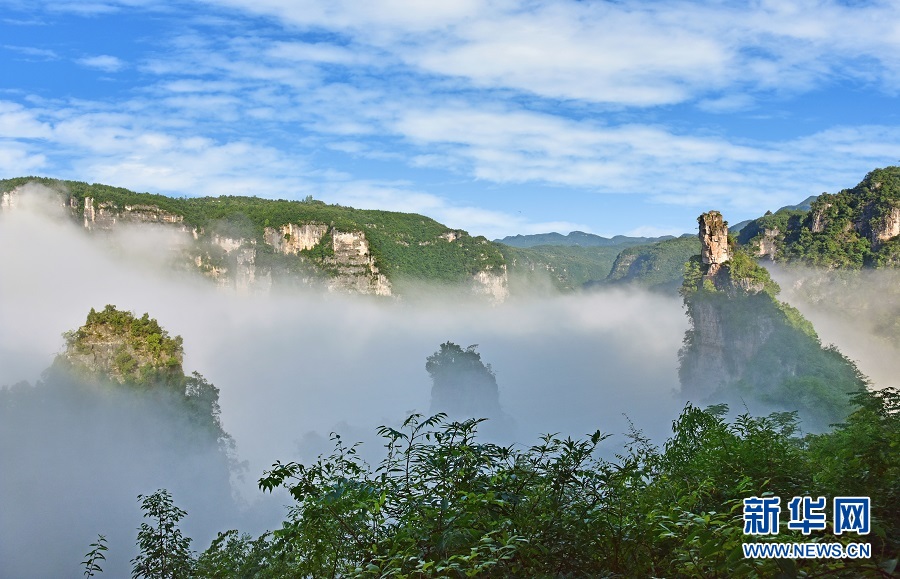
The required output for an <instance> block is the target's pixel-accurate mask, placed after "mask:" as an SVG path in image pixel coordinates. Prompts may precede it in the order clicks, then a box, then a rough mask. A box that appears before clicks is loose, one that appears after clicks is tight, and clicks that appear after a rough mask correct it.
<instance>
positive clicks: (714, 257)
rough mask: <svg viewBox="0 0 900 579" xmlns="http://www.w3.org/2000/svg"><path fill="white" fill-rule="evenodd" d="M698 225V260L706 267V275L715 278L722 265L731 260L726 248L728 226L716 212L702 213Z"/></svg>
mask: <svg viewBox="0 0 900 579" xmlns="http://www.w3.org/2000/svg"><path fill="white" fill-rule="evenodd" d="M698 221H699V223H700V234H699V235H700V243H701V248H700V259H701V260H702V261H703V264H704V265H705V266H707V272H706V275H708V276H715V275H716V274H717V273H718V271H719V268H721V267H722V264H723V263H725V262H726V261H728V260H729V259H731V248H730V247H729V246H728V226H727V225H726V224H725V220H724V219H722V214H721V213H719V212H718V211H710V212H709V213H704V214H703V215H701V216H700V218H699V220H698Z"/></svg>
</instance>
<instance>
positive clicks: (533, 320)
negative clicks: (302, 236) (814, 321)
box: [0, 191, 818, 576]
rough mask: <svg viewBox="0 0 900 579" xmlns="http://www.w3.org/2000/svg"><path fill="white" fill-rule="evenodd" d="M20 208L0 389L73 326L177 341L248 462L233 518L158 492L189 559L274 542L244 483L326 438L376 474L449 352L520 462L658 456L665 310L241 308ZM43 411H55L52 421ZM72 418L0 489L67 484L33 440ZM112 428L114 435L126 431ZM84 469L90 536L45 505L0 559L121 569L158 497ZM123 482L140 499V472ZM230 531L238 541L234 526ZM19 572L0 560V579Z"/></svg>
mask: <svg viewBox="0 0 900 579" xmlns="http://www.w3.org/2000/svg"><path fill="white" fill-rule="evenodd" d="M27 193H28V194H23V195H21V197H20V199H21V202H20V206H19V207H18V208H17V209H15V210H11V211H6V212H3V213H0V244H2V247H4V248H7V250H6V251H4V252H2V253H0V385H12V384H15V383H18V382H20V381H28V382H30V383H34V382H36V381H37V380H38V379H39V377H40V375H41V372H42V371H43V370H44V369H45V368H47V367H48V366H49V365H50V364H51V362H52V361H53V359H54V357H55V356H56V354H57V353H58V352H60V351H61V350H62V349H63V341H62V339H61V337H60V336H61V334H62V332H65V331H67V330H72V329H75V328H77V327H79V326H80V325H82V324H83V323H84V320H85V317H86V315H87V312H88V311H89V309H90V308H91V307H94V308H98V309H99V308H102V307H103V306H104V305H106V304H114V305H116V306H117V307H118V308H119V309H126V310H131V311H133V312H135V313H136V314H137V315H141V314H142V313H144V312H148V313H149V314H150V316H151V317H154V318H156V319H157V320H158V321H159V323H160V325H162V327H164V328H166V329H167V330H168V332H169V333H170V334H171V335H173V336H174V335H181V336H182V337H183V338H184V349H185V360H184V368H185V371H186V372H190V371H194V370H196V371H198V372H200V373H201V374H203V375H204V376H205V377H206V379H207V380H209V381H210V382H212V383H213V384H215V385H216V386H217V387H218V388H219V389H220V399H219V403H220V406H221V409H222V414H221V419H222V425H223V427H224V429H225V430H226V431H227V432H228V433H230V434H231V435H232V436H233V437H234V440H235V442H236V455H237V459H238V460H241V461H246V463H247V468H246V475H245V477H244V479H243V481H241V480H237V479H235V480H233V481H232V482H233V484H234V485H235V490H236V493H237V496H238V498H239V501H238V502H239V503H243V506H242V507H241V510H240V512H239V513H237V514H235V515H234V516H232V515H231V514H230V513H229V514H227V516H225V514H223V515H222V516H218V517H217V516H215V515H216V513H214V512H212V511H211V510H210V508H209V507H208V505H207V506H204V503H203V500H204V499H203V497H202V495H203V488H197V489H195V490H196V492H191V490H190V489H185V488H183V485H182V488H179V489H175V488H171V489H170V490H172V491H173V498H174V501H175V503H176V504H177V505H178V506H180V507H182V508H184V509H185V510H187V512H188V516H187V519H186V522H188V523H189V524H185V525H184V527H185V529H186V531H188V532H189V533H191V534H192V535H193V537H194V540H195V542H194V544H193V545H192V547H193V548H194V549H197V550H203V549H205V548H206V547H207V546H208V545H209V541H210V540H211V539H212V538H214V536H215V532H216V531H224V530H227V528H231V527H226V526H223V523H224V524H228V522H225V521H223V519H226V520H227V521H236V522H235V523H234V524H233V525H232V527H233V526H235V525H238V528H241V530H242V531H249V532H254V533H258V532H259V531H260V530H262V529H264V528H276V527H277V526H279V523H280V520H281V518H280V517H282V516H283V510H281V508H280V507H281V505H283V504H287V503H288V502H289V501H288V499H287V498H286V497H277V498H276V500H277V502H278V505H277V506H278V508H275V509H273V508H272V505H271V500H270V501H269V502H268V503H266V502H260V501H261V500H262V499H261V496H262V495H261V493H260V492H259V491H258V490H257V489H256V483H255V481H256V480H257V479H258V478H259V477H260V476H261V475H262V473H263V471H264V470H266V469H267V468H269V467H270V466H271V465H272V463H273V462H274V461H276V460H281V461H287V460H297V459H309V458H312V457H313V456H314V455H315V454H316V453H317V452H320V451H322V450H327V449H328V448H329V446H330V445H329V444H328V434H329V433H330V432H331V431H337V432H339V433H340V434H341V435H342V436H343V438H344V440H345V441H354V440H362V441H364V445H363V455H364V456H366V457H371V458H372V460H377V457H378V456H379V455H380V450H381V447H380V442H378V441H377V440H376V439H375V429H376V427H377V426H379V425H381V424H388V425H397V424H399V423H400V422H402V420H403V419H404V418H406V416H408V414H409V413H413V412H419V413H427V412H428V410H429V406H430V391H431V381H430V379H429V376H428V373H427V372H426V370H425V359H426V357H427V356H429V355H431V354H433V353H434V352H435V351H436V350H438V348H439V346H440V344H441V343H443V342H446V341H448V340H449V341H453V342H455V343H457V344H459V345H461V346H462V347H466V346H468V345H470V344H478V352H479V353H480V354H481V356H482V359H483V360H484V362H486V363H489V364H491V366H492V368H493V370H494V372H495V374H496V377H497V383H498V385H499V392H500V404H501V406H502V409H503V411H504V412H505V413H506V414H507V415H509V416H510V417H511V418H512V420H513V421H514V423H515V424H516V429H515V431H514V432H513V433H509V434H508V435H507V436H508V438H507V440H501V442H504V443H518V444H521V445H526V446H530V445H531V444H534V443H535V442H536V441H537V439H538V436H539V435H540V434H541V433H546V432H553V433H556V432H558V433H561V434H563V435H572V436H584V435H585V434H587V433H590V432H593V431H595V430H598V429H599V430H602V431H604V432H608V433H612V434H613V435H614V436H613V437H612V438H610V439H609V440H608V441H606V442H605V443H604V444H605V445H607V447H608V448H609V449H615V448H618V447H619V446H620V445H621V444H622V443H623V441H624V440H625V438H624V436H623V433H624V432H626V431H627V429H628V421H627V419H626V417H625V416H623V415H624V414H627V416H628V418H629V419H630V420H631V421H632V422H633V423H634V424H635V426H637V427H638V428H640V429H642V430H643V431H644V432H645V434H647V435H649V436H651V437H652V438H654V439H656V440H661V439H663V438H664V437H665V436H666V435H667V434H668V433H669V427H670V424H671V421H672V420H673V419H675V418H676V417H677V415H678V413H679V412H680V410H681V408H682V404H683V403H682V402H681V401H680V399H679V397H678V395H677V391H678V390H679V384H678V376H677V364H678V359H677V352H678V349H679V347H680V346H681V342H682V339H683V337H684V332H685V330H686V329H687V326H688V321H687V318H686V316H685V314H684V311H683V308H682V304H681V301H680V299H679V298H676V297H670V296H664V295H659V294H651V293H648V292H643V291H639V290H636V289H633V288H628V289H611V290H608V291H601V292H591V293H589V294H578V295H567V296H556V297H550V298H548V297H528V296H520V297H517V298H512V299H510V300H508V301H507V302H506V303H504V304H501V305H496V306H494V305H491V304H489V303H487V302H486V301H485V300H479V299H476V298H471V299H463V298H461V297H460V296H458V295H455V294H452V293H450V294H444V293H443V292H440V291H436V290H435V291H431V290H429V289H428V288H419V289H417V290H416V291H417V294H416V295H415V296H412V297H409V298H407V299H400V300H398V299H381V298H373V297H368V296H347V295H339V294H327V293H321V292H314V291H308V292H303V291H294V290H292V291H281V292H278V291H273V292H271V293H267V294H241V293H238V292H236V291H232V290H228V289H223V288H219V287H216V286H215V284H213V283H212V282H211V281H208V280H206V279H204V278H202V277H201V276H200V275H199V274H196V273H188V272H184V271H181V272H178V271H175V270H173V269H172V268H170V267H169V264H170V263H171V261H172V258H173V256H175V255H177V252H178V251H179V248H180V246H181V244H182V243H183V239H184V238H183V237H182V236H181V235H179V234H176V233H173V232H171V231H167V230H165V229H161V228H152V227H150V228H148V227H145V226H137V225H134V226H123V227H122V229H121V230H120V231H118V232H117V233H116V234H114V235H108V234H104V233H100V232H95V233H92V234H91V233H88V232H85V231H84V230H82V229H81V228H80V226H79V225H78V224H77V223H73V222H72V221H71V219H69V218H68V217H65V216H63V215H61V211H62V210H61V208H58V207H57V205H58V202H56V201H53V200H52V199H51V201H47V199H46V198H44V197H41V196H40V195H32V194H30V193H32V192H30V191H29V192H27ZM148 239H149V240H150V241H149V242H148V241H147V240H148ZM817 327H818V326H817ZM54 411H55V412H66V407H65V405H60V404H57V405H56V406H55V410H54ZM82 411H83V409H79V408H78V407H77V406H76V407H73V408H72V412H73V413H77V412H82ZM24 412H25V413H26V414H27V413H28V412H32V410H26V411H24ZM34 412H37V411H36V410H34ZM27 418H28V417H27V416H26V417H23V418H22V420H24V421H27ZM80 418H82V417H80V416H77V415H76V416H74V417H73V418H70V419H66V420H57V421H47V420H44V421H43V422H42V424H43V426H42V431H43V433H44V434H43V436H41V437H38V438H35V437H33V436H30V435H25V433H21V435H19V433H13V434H11V436H16V437H17V438H16V440H15V441H13V442H12V443H11V442H10V441H8V440H7V441H4V444H3V446H2V447H0V448H2V449H3V450H2V453H3V454H2V455H0V469H2V471H0V472H3V473H4V474H3V475H2V476H4V477H6V476H7V475H6V474H5V473H7V472H10V470H11V469H15V468H16V467H17V461H20V460H23V458H22V457H23V456H27V457H30V458H29V463H28V464H29V469H30V475H29V476H31V477H33V478H34V479H35V480H40V479H41V478H48V477H50V478H52V477H54V476H58V474H59V472H60V471H65V470H67V469H76V468H77V464H78V463H77V460H68V461H59V462H57V458H58V449H56V447H54V446H53V444H52V443H51V442H48V441H54V440H59V439H60V438H65V437H66V436H68V434H69V431H71V430H72V429H77V428H79V424H84V423H85V422H84V421H83V420H80ZM127 422H128V421H123V423H122V424H120V425H119V424H118V423H116V427H121V429H122V431H123V432H125V431H127V430H128V428H129V424H128V423H127ZM7 435H10V434H9V433H8V432H7V431H4V436H7ZM74 440H82V439H81V438H79V437H74ZM123 440H124V441H127V440H129V439H128V437H127V436H125V437H123ZM122 444H125V442H122ZM126 446H127V444H126ZM94 460H95V462H93V463H92V465H94V466H93V467H92V468H94V469H97V470H96V471H95V472H94V473H91V472H89V473H86V474H84V473H82V475H83V476H78V477H71V484H74V485H82V486H81V488H70V489H67V490H61V491H60V492H64V493H65V494H66V495H67V496H68V495H69V493H71V496H85V497H93V498H92V499H91V500H92V501H94V502H92V503H91V504H92V505H94V506H95V507H96V508H95V509H94V510H95V511H97V515H98V516H97V517H96V518H91V519H90V521H89V522H90V523H91V524H90V525H85V524H75V522H73V521H77V520H78V518H79V517H82V519H84V512H85V509H83V508H81V507H78V508H76V507H75V506H73V507H72V508H69V509H68V510H66V505H65V501H57V502H56V503H54V505H56V506H55V508H58V509H61V510H60V512H55V513H52V517H51V518H54V517H58V519H57V523H56V526H57V527H58V528H57V531H58V532H54V535H53V536H54V537H55V539H54V540H55V541H56V542H55V543H53V544H49V543H47V542H46V537H42V533H43V532H44V531H45V530H46V529H45V527H44V525H46V524H47V523H46V521H47V517H46V516H43V517H40V518H39V517H38V516H37V515H36V516H35V519H34V524H33V526H30V525H29V521H28V520H21V519H18V520H15V521H11V520H10V519H8V518H7V517H6V516H4V518H3V520H2V522H0V542H3V543H6V542H7V541H8V538H9V537H13V536H15V537H18V539H17V540H18V544H22V545H23V547H22V552H23V553H24V552H26V551H27V549H26V548H25V547H27V545H28V544H31V545H40V547H41V549H42V550H44V551H47V552H59V553H65V554H66V557H65V558H64V559H65V560H63V558H60V560H59V561H56V563H55V565H56V567H54V570H53V572H52V573H51V575H55V576H75V575H80V568H79V564H78V563H79V561H80V560H81V559H82V555H83V553H85V552H86V551H87V550H88V545H89V544H90V543H91V542H92V541H94V540H95V539H96V534H97V533H104V534H108V535H112V536H110V552H109V555H108V556H109V557H110V559H113V558H114V557H117V558H118V563H116V564H118V565H119V566H120V567H119V568H122V565H123V564H124V563H123V561H124V562H126V563H127V559H128V558H130V557H132V556H133V555H134V552H135V548H134V538H135V535H136V528H137V527H138V526H139V524H140V522H141V520H140V512H139V511H138V505H137V501H136V498H135V497H136V495H137V493H144V494H149V493H152V492H153V491H155V490H156V489H157V488H160V487H163V486H166V485H167V484H169V483H167V481H166V480H165V479H166V476H161V477H159V478H158V479H154V480H147V481H146V486H145V487H144V488H137V487H136V486H129V487H128V489H127V492H126V490H121V491H120V492H117V493H108V492H107V493H105V494H104V492H103V491H102V489H103V488H105V486H104V485H105V483H104V484H100V482H99V481H100V479H99V478H98V477H99V475H97V476H94V475H95V473H97V472H114V471H116V469H119V468H122V466H121V465H123V464H124V465H125V466H126V467H127V468H137V467H134V466H133V465H131V463H128V462H127V461H125V462H122V458H121V456H118V455H116V454H115V453H111V454H110V455H109V456H105V457H104V456H100V457H94ZM134 474H135V476H133V477H131V478H133V479H134V480H135V481H137V482H140V476H143V471H139V470H135V471H134ZM164 474H169V473H164ZM138 475H140V476H138ZM123 477H124V475H123ZM126 478H127V477H126ZM174 478H177V477H175V476H174V475H173V480H174ZM129 480H131V479H129ZM191 480H193V481H194V484H195V485H197V486H201V487H202V486H203V485H204V484H209V485H215V484H218V481H219V480H220V476H218V475H217V476H216V477H211V478H210V479H209V480H208V481H207V482H204V479H203V478H202V477H200V478H194V479H191ZM129 485H131V483H129ZM126 486H127V485H126ZM8 488H11V487H10V485H6V484H5V485H0V489H8ZM44 500H45V499H44V498H42V497H39V496H32V495H30V494H29V495H26V496H20V495H16V496H0V501H2V502H3V504H4V505H6V504H10V503H11V502H16V501H18V502H23V501H24V502H25V503H26V504H25V506H24V507H23V512H29V511H28V509H31V512H35V513H37V512H38V511H39V510H40V509H41V508H42V507H41V505H42V504H43V502H44ZM57 503H59V504H57ZM213 511H214V509H213ZM245 522H246V524H247V525H249V527H243V526H240V525H244V524H245ZM32 551H34V549H32ZM10 556H12V557H16V555H15V554H11V555H10ZM73 556H74V558H71V557H73ZM23 565H26V563H23V562H22V561H21V560H19V561H15V560H13V561H10V560H7V559H6V553H4V557H3V562H2V563H0V575H7V574H8V573H7V572H4V569H7V570H8V569H13V568H15V569H21V568H27V567H23Z"/></svg>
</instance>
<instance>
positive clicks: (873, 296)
mask: <svg viewBox="0 0 900 579" xmlns="http://www.w3.org/2000/svg"><path fill="white" fill-rule="evenodd" d="M767 268H768V269H769V272H770V273H771V274H772V278H773V279H774V280H775V281H777V282H778V284H779V285H780V286H781V294H780V295H779V299H781V300H783V301H785V302H787V303H789V304H791V305H792V306H794V307H795V308H797V309H798V310H800V312H801V313H802V314H803V315H804V316H805V317H806V318H807V319H808V320H809V321H810V322H812V324H813V326H814V327H815V329H816V332H817V333H818V334H819V338H820V339H821V341H822V344H823V345H827V344H834V345H835V346H837V347H838V349H839V350H840V351H841V352H843V353H844V354H845V355H846V356H847V357H848V358H850V359H851V360H853V361H854V362H856V365H857V367H858V368H859V370H860V371H861V372H862V373H863V374H865V375H866V376H867V377H868V378H869V379H870V380H871V381H872V385H871V387H872V388H876V389H878V388H883V387H886V386H900V380H898V378H897V377H898V376H900V342H898V341H897V332H898V330H900V271H897V270H890V269H880V270H864V271H856V272H852V271H850V272H848V271H836V270H821V269H811V268H805V267H796V266H791V267H783V266H780V265H774V264H768V265H767Z"/></svg>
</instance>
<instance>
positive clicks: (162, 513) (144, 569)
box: [131, 489, 194, 579]
mask: <svg viewBox="0 0 900 579" xmlns="http://www.w3.org/2000/svg"><path fill="white" fill-rule="evenodd" d="M138 500H139V501H140V503H141V510H143V511H144V518H148V519H151V521H152V524H148V523H146V522H144V523H141V527H140V529H139V530H138V536H137V545H138V547H139V548H140V553H139V554H138V556H137V557H135V558H134V559H132V560H131V564H132V569H131V576H132V578H134V579H138V578H145V579H170V578H171V579H175V578H183V577H188V576H190V573H191V570H192V568H193V566H194V558H193V554H192V553H191V550H190V546H191V539H190V538H189V537H185V536H184V535H183V534H182V533H181V529H179V528H178V522H179V521H180V520H181V519H183V518H184V517H185V515H187V512H185V511H183V510H181V509H179V508H178V507H176V506H175V505H174V504H173V503H172V496H171V495H170V494H169V491H167V490H165V489H160V490H158V491H156V492H155V493H153V494H152V495H149V496H144V495H138Z"/></svg>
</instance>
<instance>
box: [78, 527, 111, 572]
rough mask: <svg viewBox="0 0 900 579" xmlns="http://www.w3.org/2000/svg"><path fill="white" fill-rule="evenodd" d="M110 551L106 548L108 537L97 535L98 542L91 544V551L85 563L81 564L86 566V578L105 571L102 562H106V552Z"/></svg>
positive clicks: (85, 557)
mask: <svg viewBox="0 0 900 579" xmlns="http://www.w3.org/2000/svg"><path fill="white" fill-rule="evenodd" d="M108 550H109V547H107V546H106V536H105V535H97V541H96V542H95V543H91V550H90V551H88V552H87V554H86V555H85V556H84V561H82V562H81V564H82V565H84V576H85V577H93V576H94V575H95V574H96V573H102V572H103V569H102V568H101V567H100V561H105V560H106V555H105V554H104V552H105V551H108Z"/></svg>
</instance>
